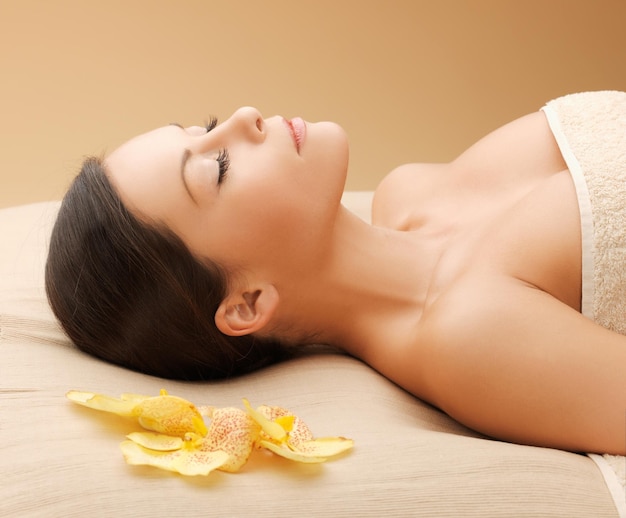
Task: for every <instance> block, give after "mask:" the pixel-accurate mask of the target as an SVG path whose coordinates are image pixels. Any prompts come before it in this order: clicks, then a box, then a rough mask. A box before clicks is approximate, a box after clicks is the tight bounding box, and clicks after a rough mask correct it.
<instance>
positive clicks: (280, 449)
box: [259, 440, 326, 464]
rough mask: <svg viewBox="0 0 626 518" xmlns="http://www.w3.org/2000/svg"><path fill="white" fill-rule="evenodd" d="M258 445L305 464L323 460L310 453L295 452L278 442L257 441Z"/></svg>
mask: <svg viewBox="0 0 626 518" xmlns="http://www.w3.org/2000/svg"><path fill="white" fill-rule="evenodd" d="M259 446H262V447H263V448H266V449H268V450H270V451H272V452H274V453H275V454H276V455H280V456H281V457H285V458H286V459H289V460H295V461H297V462H304V463H306V464H317V463H320V462H325V461H326V458H325V457H315V456H311V455H302V454H300V453H298V452H295V451H293V450H291V449H289V448H288V447H287V446H282V445H280V444H276V443H274V442H272V441H263V440H262V441H259Z"/></svg>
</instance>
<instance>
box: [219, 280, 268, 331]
mask: <svg viewBox="0 0 626 518" xmlns="http://www.w3.org/2000/svg"><path fill="white" fill-rule="evenodd" d="M278 301H279V296H278V291H277V290H276V288H275V287H274V286H272V285H271V284H267V285H264V286H262V287H261V288H259V289H257V290H254V291H246V292H243V293H232V294H230V295H228V296H227V297H226V298H225V299H224V300H223V301H222V303H221V304H220V306H219V307H218V308H217V311H216V312H215V325H216V326H217V328H218V329H219V330H220V331H221V332H222V333H224V334H225V335H229V336H242V335H248V334H252V333H256V332H258V331H260V330H261V329H263V328H264V327H265V326H266V325H267V323H268V322H269V321H270V320H271V318H272V316H273V315H274V312H275V311H276V308H277V307H278Z"/></svg>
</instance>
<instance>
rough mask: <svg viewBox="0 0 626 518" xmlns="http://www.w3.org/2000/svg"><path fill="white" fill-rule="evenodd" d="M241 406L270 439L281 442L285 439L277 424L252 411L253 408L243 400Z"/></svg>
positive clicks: (285, 436) (283, 431)
mask: <svg viewBox="0 0 626 518" xmlns="http://www.w3.org/2000/svg"><path fill="white" fill-rule="evenodd" d="M243 404H244V406H245V407H246V410H247V411H248V415H249V416H250V417H252V419H254V420H255V421H256V422H257V423H258V424H259V426H260V427H261V428H262V429H263V431H264V432H265V433H266V434H267V435H269V436H270V437H271V438H272V439H274V440H275V441H279V442H282V441H284V440H285V439H286V438H287V432H286V431H285V429H284V428H283V427H282V426H281V425H280V424H279V423H276V422H274V421H272V420H271V419H269V418H267V417H266V416H265V415H263V414H262V413H261V412H259V411H258V410H254V408H252V406H251V405H250V402H249V401H248V400H247V399H245V398H244V400H243Z"/></svg>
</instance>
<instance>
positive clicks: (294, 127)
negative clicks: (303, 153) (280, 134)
mask: <svg viewBox="0 0 626 518" xmlns="http://www.w3.org/2000/svg"><path fill="white" fill-rule="evenodd" d="M283 120H284V121H285V124H286V125H287V128H289V133H290V134H291V138H292V139H293V142H294V144H295V146H296V151H297V152H298V154H300V148H301V147H302V144H303V143H304V141H305V139H306V122H304V120H302V119H301V118H300V117H294V118H293V119H290V120H287V119H283Z"/></svg>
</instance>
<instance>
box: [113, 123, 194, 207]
mask: <svg viewBox="0 0 626 518" xmlns="http://www.w3.org/2000/svg"><path fill="white" fill-rule="evenodd" d="M185 143H186V142H185V139H184V132H182V131H180V129H179V128H176V127H175V126H164V127H161V128H157V129H155V130H152V131H149V132H147V133H143V134H141V135H138V136H137V137H134V138H132V139H130V140H129V141H127V142H125V143H124V144H122V145H121V146H120V147H118V148H117V149H115V150H114V151H113V152H112V153H111V154H110V155H109V156H107V157H106V158H105V164H106V168H107V174H108V177H109V180H110V181H111V183H112V184H113V186H114V187H115V189H116V190H117V192H118V194H119V196H120V198H121V199H122V202H123V203H124V204H125V205H126V206H127V207H128V208H129V209H131V210H133V211H138V212H139V213H141V214H143V215H144V216H147V217H149V218H150V219H152V218H155V217H156V218H157V219H161V218H160V216H161V215H160V214H159V213H160V212H161V210H160V209H163V208H166V207H167V206H168V205H169V203H168V201H169V199H171V198H173V197H175V196H176V195H178V194H179V191H182V189H184V186H183V185H182V183H181V181H180V177H179V175H178V173H177V171H179V170H180V164H181V160H182V154H183V152H184V148H185Z"/></svg>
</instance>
